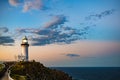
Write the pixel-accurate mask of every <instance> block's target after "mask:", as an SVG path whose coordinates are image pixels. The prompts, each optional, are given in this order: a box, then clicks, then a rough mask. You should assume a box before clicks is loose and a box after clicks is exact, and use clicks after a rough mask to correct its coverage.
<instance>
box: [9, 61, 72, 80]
mask: <svg viewBox="0 0 120 80" xmlns="http://www.w3.org/2000/svg"><path fill="white" fill-rule="evenodd" d="M10 70H11V74H10V75H11V77H12V78H13V79H15V80H72V78H71V77H69V75H68V74H66V73H64V72H62V71H58V70H52V69H49V68H46V67H44V66H43V64H41V63H39V62H35V61H32V62H18V63H16V64H15V65H14V66H13V67H11V68H10Z"/></svg>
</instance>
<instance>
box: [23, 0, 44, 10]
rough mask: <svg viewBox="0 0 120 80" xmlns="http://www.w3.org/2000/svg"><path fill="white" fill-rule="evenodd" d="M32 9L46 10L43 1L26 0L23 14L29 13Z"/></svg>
mask: <svg viewBox="0 0 120 80" xmlns="http://www.w3.org/2000/svg"><path fill="white" fill-rule="evenodd" d="M32 9H36V10H42V9H44V5H43V1H42V0H25V2H24V6H23V12H27V11H29V10H32Z"/></svg>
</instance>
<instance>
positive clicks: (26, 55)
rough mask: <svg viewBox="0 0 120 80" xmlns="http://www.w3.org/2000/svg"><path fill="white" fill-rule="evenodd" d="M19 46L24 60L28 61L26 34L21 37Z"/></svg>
mask: <svg viewBox="0 0 120 80" xmlns="http://www.w3.org/2000/svg"><path fill="white" fill-rule="evenodd" d="M21 47H22V55H24V60H25V61H28V59H29V57H28V47H29V44H28V39H27V37H26V36H25V37H24V38H23V39H22V43H21Z"/></svg>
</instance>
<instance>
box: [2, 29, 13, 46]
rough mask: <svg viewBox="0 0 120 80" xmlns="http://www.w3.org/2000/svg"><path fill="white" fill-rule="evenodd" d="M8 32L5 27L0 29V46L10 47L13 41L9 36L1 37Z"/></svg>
mask: <svg viewBox="0 0 120 80" xmlns="http://www.w3.org/2000/svg"><path fill="white" fill-rule="evenodd" d="M7 32H8V28H7V27H0V45H9V46H10V45H12V44H13V43H14V39H12V38H11V37H10V36H3V34H5V33H7Z"/></svg>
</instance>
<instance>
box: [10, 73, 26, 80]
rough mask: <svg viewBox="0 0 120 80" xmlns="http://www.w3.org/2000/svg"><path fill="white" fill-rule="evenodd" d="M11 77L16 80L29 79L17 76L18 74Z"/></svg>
mask: <svg viewBox="0 0 120 80" xmlns="http://www.w3.org/2000/svg"><path fill="white" fill-rule="evenodd" d="M11 77H12V78H13V79H14V80H27V77H26V76H22V75H17V74H12V75H11Z"/></svg>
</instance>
